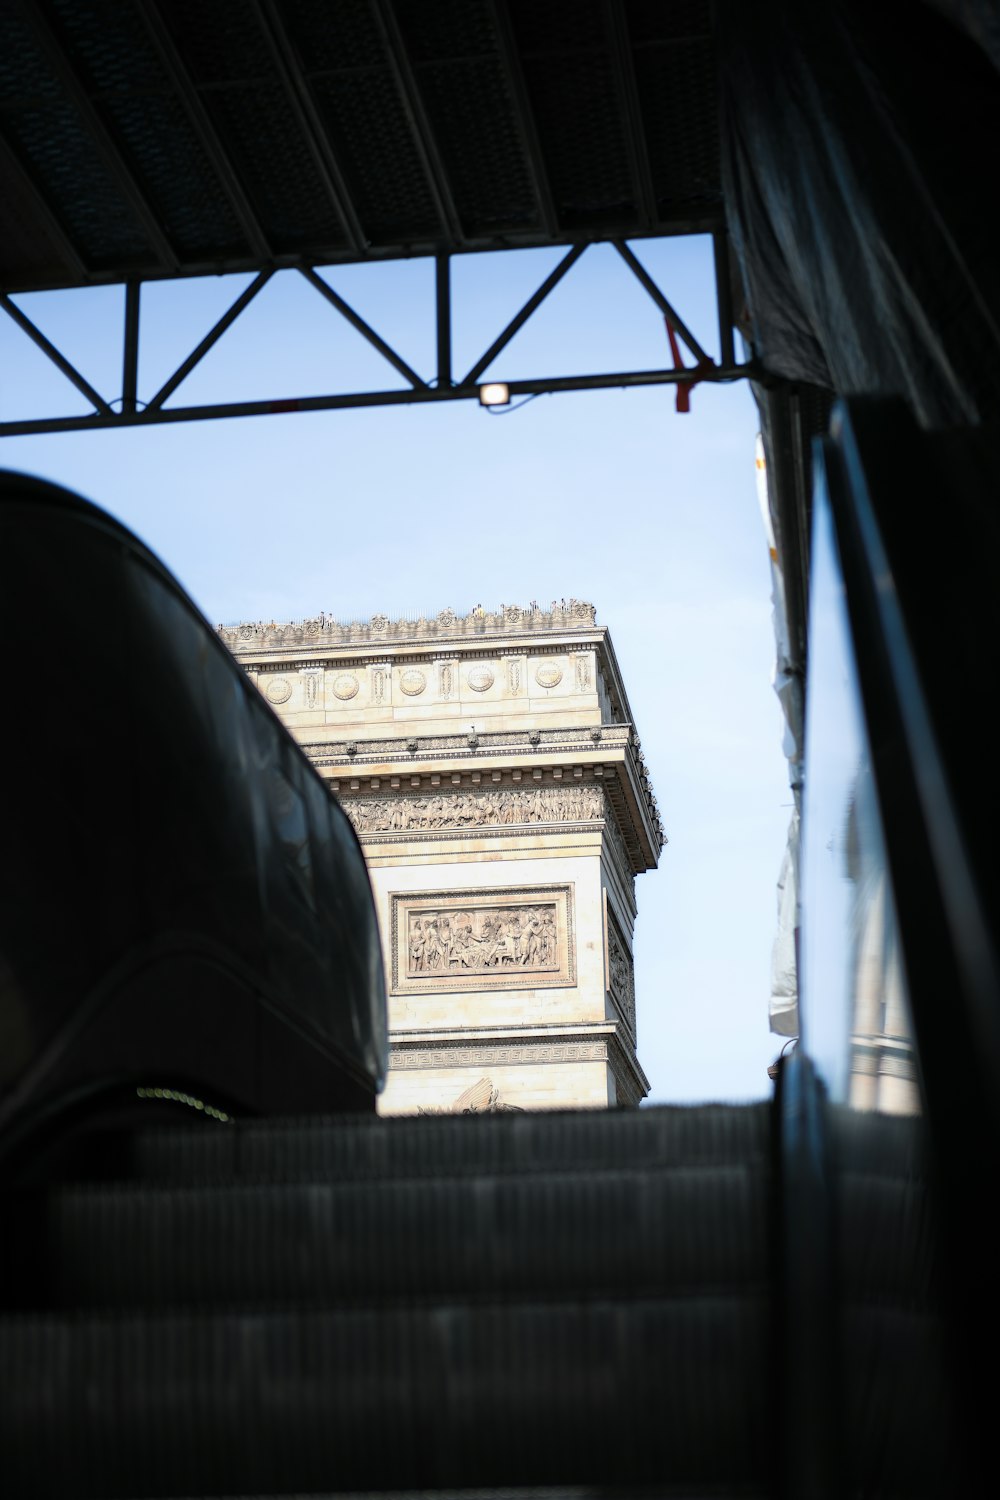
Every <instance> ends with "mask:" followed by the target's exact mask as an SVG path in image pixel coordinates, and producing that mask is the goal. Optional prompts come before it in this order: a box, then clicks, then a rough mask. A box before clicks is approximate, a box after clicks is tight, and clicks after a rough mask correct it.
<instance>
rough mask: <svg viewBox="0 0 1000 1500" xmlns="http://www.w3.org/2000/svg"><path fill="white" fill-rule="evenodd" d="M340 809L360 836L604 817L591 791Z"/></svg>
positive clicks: (412, 797) (508, 792)
mask: <svg viewBox="0 0 1000 1500" xmlns="http://www.w3.org/2000/svg"><path fill="white" fill-rule="evenodd" d="M342 806H343V809H344V811H345V812H346V814H347V816H348V817H349V818H350V820H351V822H352V823H353V824H354V827H355V829H356V831H357V832H358V833H360V834H372V833H405V832H407V831H409V830H421V831H426V830H431V829H437V828H440V829H451V830H454V829H461V828H484V827H499V826H510V825H515V824H524V823H578V822H584V821H590V820H593V819H598V818H604V817H605V816H606V808H605V799H604V790H603V788H602V787H600V786H593V785H591V786H572V785H571V786H531V787H527V788H521V787H501V788H498V789H497V788H493V787H490V788H488V789H486V790H483V791H448V792H445V793H440V792H438V793H435V794H434V795H432V796H428V795H426V794H420V793H416V794H408V793H407V794H399V793H397V794H394V795H391V796H387V797H379V796H371V795H366V796H364V797H347V796H343V797H342Z"/></svg>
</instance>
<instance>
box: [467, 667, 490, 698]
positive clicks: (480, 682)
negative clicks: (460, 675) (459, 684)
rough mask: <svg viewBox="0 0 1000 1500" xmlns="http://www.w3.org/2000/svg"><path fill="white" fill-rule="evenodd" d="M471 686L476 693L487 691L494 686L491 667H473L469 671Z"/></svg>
mask: <svg viewBox="0 0 1000 1500" xmlns="http://www.w3.org/2000/svg"><path fill="white" fill-rule="evenodd" d="M469 686H470V688H471V689H472V691H473V692H474V693H485V691H486V689H487V688H491V687H492V686H493V673H492V672H491V671H490V669H489V667H473V668H472V671H471V672H470V673H469Z"/></svg>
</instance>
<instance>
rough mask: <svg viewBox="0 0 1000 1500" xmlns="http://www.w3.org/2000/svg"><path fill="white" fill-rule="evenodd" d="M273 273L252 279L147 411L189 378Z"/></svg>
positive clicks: (157, 409) (264, 273)
mask: <svg viewBox="0 0 1000 1500" xmlns="http://www.w3.org/2000/svg"><path fill="white" fill-rule="evenodd" d="M273 274H274V272H273V271H261V273H260V275H259V276H256V277H255V278H254V279H253V281H251V283H250V285H249V286H248V287H246V289H245V290H244V291H242V292H241V293H240V295H239V296H238V297H237V299H236V301H235V302H234V303H233V305H232V306H231V307H230V308H228V309H227V310H226V311H225V312H224V313H223V314H222V317H221V318H220V319H219V321H218V322H217V323H216V324H215V325H214V326H213V327H212V328H210V329H209V331H208V333H206V335H205V337H204V338H203V339H202V341H201V343H200V344H199V345H198V347H197V348H196V349H192V351H191V353H190V354H189V355H188V357H187V359H186V360H184V362H183V364H180V365H178V366H177V369H176V370H175V371H174V373H173V374H172V375H171V376H170V379H169V380H167V381H165V382H164V384H163V385H161V386H160V389H159V390H158V391H157V393H156V395H155V396H154V397H153V398H152V400H151V401H149V402H148V404H147V406H146V410H147V411H159V409H160V408H161V407H162V405H163V403H164V401H166V400H167V398H168V397H169V396H172V395H173V393H174V391H176V389H177V387H178V386H179V385H180V383H181V381H182V380H186V379H187V377H188V376H189V375H190V373H191V371H192V370H193V369H194V367H195V365H197V364H199V363H200V362H201V360H203V359H204V358H205V355H206V354H207V353H208V351H209V349H211V348H213V347H214V345H216V344H217V343H218V342H219V340H220V339H221V337H222V335H223V334H224V333H225V331H226V329H227V328H231V327H232V325H233V324H234V323H235V322H236V319H237V318H238V317H239V315H240V313H241V312H242V311H243V309H244V308H245V307H248V306H249V304H250V303H251V302H252V301H253V299H254V298H255V297H256V295H257V293H258V292H259V291H260V290H261V289H262V288H263V287H264V286H266V285H267V283H268V282H269V281H270V279H271V277H272V276H273Z"/></svg>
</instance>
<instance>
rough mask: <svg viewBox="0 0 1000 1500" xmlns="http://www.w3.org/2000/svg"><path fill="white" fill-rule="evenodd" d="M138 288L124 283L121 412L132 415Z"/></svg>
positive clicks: (136, 284) (135, 283) (135, 387)
mask: <svg viewBox="0 0 1000 1500" xmlns="http://www.w3.org/2000/svg"><path fill="white" fill-rule="evenodd" d="M139 288H140V283H139V282H138V281H127V282H126V283H125V350H124V356H123V360H122V412H123V413H126V414H128V415H134V413H135V410H136V405H137V398H138V393H139Z"/></svg>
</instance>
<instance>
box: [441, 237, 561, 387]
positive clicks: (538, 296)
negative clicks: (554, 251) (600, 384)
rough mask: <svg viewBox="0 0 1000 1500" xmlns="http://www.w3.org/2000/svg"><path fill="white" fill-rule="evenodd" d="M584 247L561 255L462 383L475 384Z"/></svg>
mask: <svg viewBox="0 0 1000 1500" xmlns="http://www.w3.org/2000/svg"><path fill="white" fill-rule="evenodd" d="M586 248H587V247H586V245H574V246H573V248H572V249H571V250H570V252H569V254H568V255H564V256H563V258H562V260H561V261H560V262H559V264H558V265H557V266H556V268H555V270H554V271H550V272H549V274H548V276H546V278H545V280H544V281H543V282H542V284H541V286H540V287H539V288H538V290H537V292H535V293H533V295H532V296H530V297H529V298H528V300H527V302H526V303H525V304H524V306H523V307H522V308H521V311H520V312H519V313H516V314H515V315H514V317H513V318H511V320H510V322H509V323H508V324H507V327H506V328H505V329H504V331H503V333H501V334H500V336H499V338H496V339H494V340H493V343H492V344H491V345H490V347H489V348H488V349H487V351H486V353H485V354H484V355H483V356H482V358H481V359H478V360H477V361H476V363H475V364H474V365H473V366H472V369H471V370H470V371H469V373H468V375H466V377H465V379H464V380H463V381H462V384H463V385H475V383H476V381H477V380H478V379H479V377H480V375H481V374H482V373H483V371H484V370H486V369H488V368H489V366H490V365H491V364H492V363H493V361H494V360H495V359H496V357H497V355H498V354H499V353H500V350H501V349H505V348H506V347H507V345H508V344H509V343H510V341H511V339H512V338H513V337H514V335H515V334H516V333H518V332H519V331H520V330H521V329H522V328H523V327H524V325H525V323H527V321H528V319H529V318H530V317H531V315H532V313H533V312H534V311H535V310H536V309H537V308H539V307H540V306H541V305H542V303H543V302H544V301H545V299H546V297H547V296H548V295H549V293H550V292H551V291H552V289H553V287H555V286H558V284H559V282H560V281H562V279H563V277H564V276H565V275H566V272H567V271H568V270H569V269H570V267H571V266H574V265H576V262H577V261H578V260H579V259H580V256H581V255H582V254H583V252H584V250H586Z"/></svg>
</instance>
